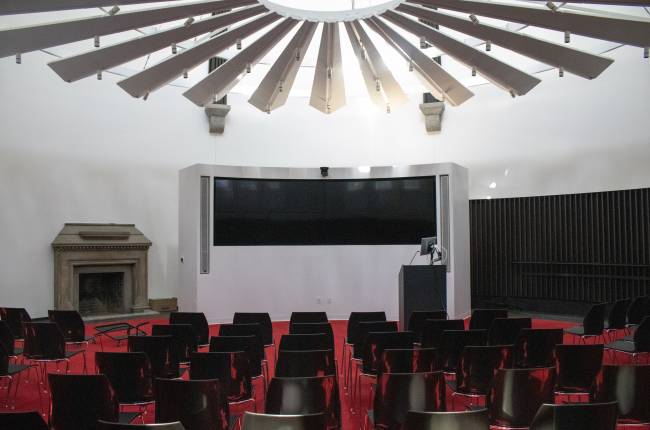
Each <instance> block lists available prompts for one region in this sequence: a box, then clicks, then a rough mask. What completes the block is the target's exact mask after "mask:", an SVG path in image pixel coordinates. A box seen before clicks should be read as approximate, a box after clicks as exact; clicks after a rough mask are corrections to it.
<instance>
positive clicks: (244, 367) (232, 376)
mask: <svg viewBox="0 0 650 430" xmlns="http://www.w3.org/2000/svg"><path fill="white" fill-rule="evenodd" d="M190 379H218V380H219V382H220V384H221V388H222V390H223V391H224V392H225V393H226V394H227V395H228V401H230V402H240V401H243V400H247V399H250V398H251V397H252V381H251V367H250V361H249V359H248V356H247V355H246V353H245V352H243V351H239V352H193V353H192V354H191V355H190Z"/></svg>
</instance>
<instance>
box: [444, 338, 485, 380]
mask: <svg viewBox="0 0 650 430" xmlns="http://www.w3.org/2000/svg"><path fill="white" fill-rule="evenodd" d="M486 344H487V330H466V331H465V330H445V331H443V332H442V338H441V339H440V348H439V349H438V357H439V358H440V367H441V368H442V369H443V370H444V371H445V372H450V373H455V372H456V369H457V367H458V362H459V361H460V354H461V353H462V352H463V349H464V348H465V347H466V346H483V345H486Z"/></svg>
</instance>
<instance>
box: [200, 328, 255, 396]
mask: <svg viewBox="0 0 650 430" xmlns="http://www.w3.org/2000/svg"><path fill="white" fill-rule="evenodd" d="M210 352H244V354H245V355H246V357H247V358H248V363H249V368H250V375H251V380H261V381H262V384H263V391H262V392H263V393H266V387H267V381H266V378H265V377H264V372H263V371H262V356H261V355H260V350H259V339H258V338H257V337H255V336H252V335H251V336H212V337H211V338H210Z"/></svg>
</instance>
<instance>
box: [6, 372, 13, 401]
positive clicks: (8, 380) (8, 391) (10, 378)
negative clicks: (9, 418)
mask: <svg viewBox="0 0 650 430" xmlns="http://www.w3.org/2000/svg"><path fill="white" fill-rule="evenodd" d="M6 378H7V395H6V396H5V409H9V393H11V386H12V384H13V382H14V378H13V377H11V376H9V375H7V377H6Z"/></svg>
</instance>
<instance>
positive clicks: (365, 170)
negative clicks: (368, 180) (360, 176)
mask: <svg viewBox="0 0 650 430" xmlns="http://www.w3.org/2000/svg"><path fill="white" fill-rule="evenodd" d="M357 169H358V170H359V172H361V173H370V166H359V167H357Z"/></svg>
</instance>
